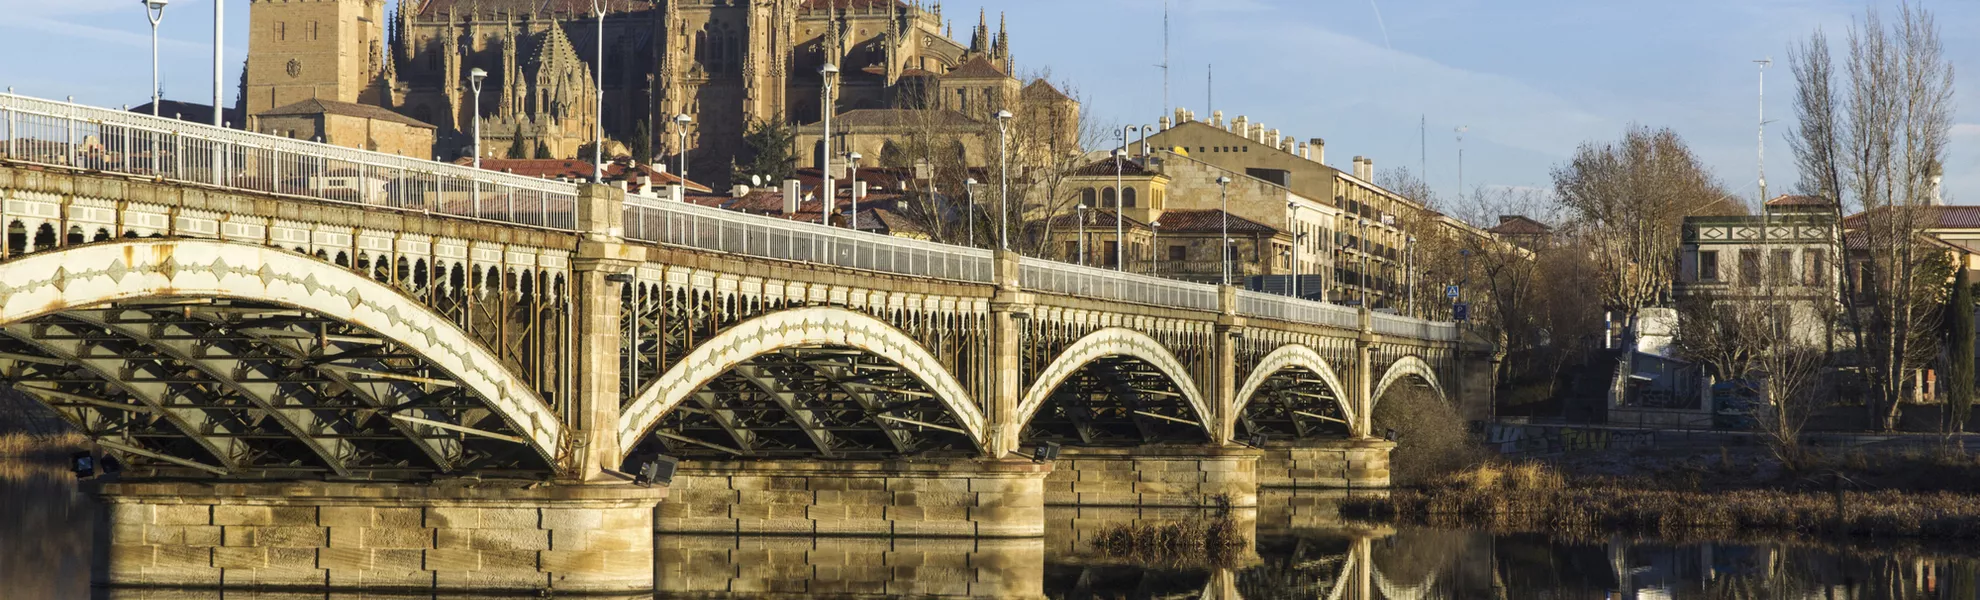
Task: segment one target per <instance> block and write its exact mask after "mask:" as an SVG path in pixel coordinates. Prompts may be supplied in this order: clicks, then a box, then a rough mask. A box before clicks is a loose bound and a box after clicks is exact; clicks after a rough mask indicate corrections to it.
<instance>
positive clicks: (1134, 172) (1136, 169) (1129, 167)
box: [1073, 156, 1158, 177]
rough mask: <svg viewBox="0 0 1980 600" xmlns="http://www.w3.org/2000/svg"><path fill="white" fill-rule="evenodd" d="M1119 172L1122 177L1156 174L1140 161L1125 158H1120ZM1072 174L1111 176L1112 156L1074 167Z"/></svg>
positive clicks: (1112, 173)
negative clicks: (1144, 166)
mask: <svg viewBox="0 0 1980 600" xmlns="http://www.w3.org/2000/svg"><path fill="white" fill-rule="evenodd" d="M1120 173H1121V176H1123V177H1148V176H1151V175H1157V174H1158V173H1156V172H1154V171H1150V170H1148V169H1146V168H1143V167H1142V166H1141V163H1138V162H1135V161H1134V160H1132V159H1126V158H1123V159H1121V166H1120ZM1073 175H1074V176H1080V177H1098V176H1102V175H1104V176H1107V177H1113V176H1114V158H1113V157H1111V156H1109V157H1107V158H1103V159H1100V160H1096V161H1093V163H1092V164H1089V165H1086V166H1084V167H1080V168H1078V169H1074V170H1073Z"/></svg>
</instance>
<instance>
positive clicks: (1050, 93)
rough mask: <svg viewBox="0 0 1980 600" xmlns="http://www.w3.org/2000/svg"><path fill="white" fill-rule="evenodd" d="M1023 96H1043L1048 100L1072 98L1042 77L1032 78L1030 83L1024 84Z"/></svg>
mask: <svg viewBox="0 0 1980 600" xmlns="http://www.w3.org/2000/svg"><path fill="white" fill-rule="evenodd" d="M1024 97H1026V98H1044V99H1049V100H1071V99H1072V97H1071V96H1067V95H1066V93H1065V92H1061V91H1059V88H1057V87H1054V86H1053V85H1052V84H1051V82H1048V81H1045V80H1043V79H1034V80H1032V81H1031V85H1027V86H1024Z"/></svg>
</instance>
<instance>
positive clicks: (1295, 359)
mask: <svg viewBox="0 0 1980 600" xmlns="http://www.w3.org/2000/svg"><path fill="white" fill-rule="evenodd" d="M1287 367H1299V368H1302V369H1305V370H1307V371H1309V372H1312V373H1313V374H1314V375H1316V376H1318V377H1319V378H1320V381H1322V382H1324V383H1326V384H1327V389H1328V390H1329V391H1332V392H1333V393H1334V400H1335V404H1337V405H1338V406H1340V408H1341V414H1342V415H1343V416H1345V417H1346V420H1347V422H1349V423H1360V422H1361V421H1360V420H1358V419H1356V414H1355V410H1354V402H1352V401H1351V400H1350V398H1351V397H1352V396H1351V395H1350V394H1351V393H1352V392H1350V391H1349V390H1348V388H1347V387H1346V386H1343V385H1341V378H1340V376H1339V375H1337V374H1335V373H1334V367H1333V366H1332V365H1329V364H1327V359H1325V358H1322V357H1321V356H1320V353H1319V352H1318V351H1315V350H1314V349H1313V348H1312V347H1310V346H1307V345H1305V344H1287V345H1284V346H1280V347H1279V349H1277V350H1273V351H1272V352H1271V353H1270V354H1266V355H1265V358H1262V359H1259V360H1258V366H1256V367H1253V368H1252V369H1251V375H1250V376H1248V377H1246V378H1245V380H1244V387H1241V388H1238V394H1237V406H1235V407H1232V410H1231V414H1233V415H1237V414H1243V413H1244V409H1245V407H1246V406H1250V405H1251V400H1252V397H1253V396H1255V395H1257V394H1258V388H1259V387H1262V386H1264V385H1265V382H1266V381H1267V380H1270V379H1271V378H1272V376H1273V375H1276V374H1278V372H1279V371H1281V370H1284V369H1285V368H1287Z"/></svg>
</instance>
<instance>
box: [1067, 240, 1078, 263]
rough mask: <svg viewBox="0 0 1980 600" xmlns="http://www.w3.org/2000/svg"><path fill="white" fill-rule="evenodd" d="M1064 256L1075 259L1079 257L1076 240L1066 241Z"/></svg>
mask: <svg viewBox="0 0 1980 600" xmlns="http://www.w3.org/2000/svg"><path fill="white" fill-rule="evenodd" d="M1066 256H1067V257H1069V258H1072V259H1075V260H1077V259H1078V258H1079V242H1078V241H1071V242H1066Z"/></svg>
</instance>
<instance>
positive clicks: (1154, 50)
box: [0, 0, 1980, 204]
mask: <svg viewBox="0 0 1980 600" xmlns="http://www.w3.org/2000/svg"><path fill="white" fill-rule="evenodd" d="M213 1H214V0H174V1H173V2H172V5H171V8H169V9H167V15H166V17H165V22H164V27H163V32H164V33H163V38H164V40H165V41H164V43H163V57H164V58H163V63H164V67H163V69H164V80H165V83H164V87H165V90H166V92H167V95H168V97H172V98H180V99H187V100H197V99H203V98H206V97H208V96H209V95H210V92H209V91H208V90H209V89H210V86H211V85H212V83H211V78H210V77H211V71H212V67H211V60H212V59H211V54H210V52H211V50H210V47H211V46H210V44H211V38H212V20H211V19H212V11H213V4H212V3H213ZM225 1H226V2H228V5H227V8H228V19H227V33H228V40H229V41H228V43H229V46H228V49H227V54H228V64H229V67H228V72H227V77H228V84H227V93H228V95H229V98H230V102H231V97H232V94H233V89H234V88H233V86H234V82H233V79H234V78H235V77H236V76H237V74H238V73H239V64H240V61H241V60H242V58H243V57H244V55H245V53H246V33H247V32H246V28H245V25H246V23H247V1H246V0H225ZM1170 2H1171V3H1172V10H1173V15H1174V17H1173V22H1172V39H1173V41H1172V45H1171V47H1172V50H1171V64H1172V75H1171V90H1172V92H1171V99H1172V103H1173V104H1178V105H1182V106H1186V107H1188V108H1191V109H1193V110H1196V111H1198V112H1199V113H1200V114H1205V115H1207V114H1208V112H1209V111H1208V110H1206V109H1205V106H1204V104H1205V93H1204V92H1205V85H1204V80H1205V77H1204V75H1205V68H1206V65H1208V64H1215V65H1216V81H1217V89H1216V102H1217V106H1216V107H1215V108H1217V109H1222V110H1224V111H1225V113H1226V114H1227V115H1228V116H1236V115H1240V114H1242V115H1248V116H1250V117H1251V118H1252V119H1253V120H1255V121H1261V122H1263V123H1265V124H1266V125H1267V126H1268V127H1276V128H1279V129H1281V130H1282V131H1283V133H1284V134H1286V135H1293V136H1297V137H1298V138H1299V139H1302V140H1303V139H1307V138H1314V137H1319V138H1325V139H1326V140H1327V158H1328V162H1330V163H1334V164H1336V165H1345V164H1347V163H1348V161H1350V160H1351V159H1352V157H1354V156H1356V155H1365V156H1370V157H1373V158H1374V159H1375V160H1376V166H1377V168H1378V169H1381V168H1388V167H1396V166H1405V167H1409V168H1410V169H1412V170H1414V169H1417V168H1418V165H1419V164H1420V159H1419V156H1420V155H1421V153H1422V152H1423V150H1427V153H1428V161H1427V163H1428V173H1429V179H1430V181H1431V182H1432V184H1433V185H1435V186H1436V187H1437V188H1438V190H1440V191H1441V192H1442V193H1444V194H1446V195H1448V194H1450V193H1452V192H1454V191H1455V190H1456V189H1457V142H1456V140H1455V134H1454V132H1453V129H1454V128H1456V127H1458V126H1468V127H1469V133H1467V134H1466V136H1465V143H1464V146H1465V157H1466V158H1465V166H1464V172H1465V184H1466V186H1467V187H1471V186H1478V185H1490V186H1530V187H1540V188H1545V187H1549V186H1550V185H1551V184H1550V179H1549V170H1550V169H1552V168H1553V166H1554V165H1556V164H1559V163H1560V162H1561V161H1563V160H1564V159H1565V158H1566V157H1567V156H1568V155H1569V154H1570V153H1572V152H1573V150H1574V148H1575V146H1576V145H1577V144H1580V143H1581V142H1583V141H1587V140H1601V139H1613V138H1616V137H1618V136H1619V135H1620V134H1621V132H1622V130H1623V128H1624V127H1626V126H1627V125H1628V124H1630V123H1632V122H1635V123H1641V124H1644V125H1649V126H1658V127H1665V126H1667V127H1671V128H1673V129H1676V130H1677V131H1678V132H1679V133H1680V134H1682V135H1684V137H1685V138H1686V139H1687V140H1689V141H1690V142H1691V144H1692V146H1693V148H1694V149H1695V150H1697V151H1698V153H1699V154H1700V155H1701V156H1702V157H1703V158H1704V159H1705V161H1706V162H1707V163H1708V164H1709V165H1710V166H1711V167H1712V168H1713V169H1714V171H1715V172H1716V173H1717V175H1718V176H1719V178H1720V179H1721V180H1723V181H1724V182H1725V184H1726V185H1727V186H1728V187H1730V188H1733V189H1736V190H1739V191H1740V192H1741V193H1742V194H1744V195H1746V196H1748V197H1751V196H1752V195H1753V194H1754V193H1755V190H1754V186H1753V180H1754V179H1755V173H1754V168H1755V165H1754V162H1755V156H1754V153H1755V148H1754V145H1755V129H1754V121H1755V118H1756V115H1755V111H1756V108H1757V106H1756V99H1755V93H1756V92H1757V87H1758V82H1757V81H1756V74H1755V65H1754V64H1753V63H1752V62H1751V61H1752V60H1755V59H1759V58H1767V57H1772V58H1774V59H1776V60H1777V61H1783V63H1782V64H1780V66H1778V67H1777V68H1776V69H1773V70H1771V71H1770V72H1769V74H1768V92H1769V94H1768V101H1767V110H1768V115H1769V118H1770V119H1778V121H1777V122H1776V123H1775V124H1773V125H1772V126H1771V127H1770V129H1769V130H1768V137H1767V144H1768V150H1769V157H1770V159H1769V169H1768V173H1769V177H1768V180H1769V182H1770V184H1771V185H1772V189H1773V190H1775V191H1781V190H1783V189H1784V188H1787V187H1789V186H1791V185H1792V184H1793V182H1794V181H1795V180H1796V177H1795V174H1794V172H1793V168H1792V164H1791V156H1790V155H1789V153H1788V148H1787V144H1786V140H1785V138H1784V136H1785V135H1786V133H1787V132H1788V131H1789V127H1791V126H1792V119H1793V114H1792V106H1791V105H1790V103H1789V100H1790V97H1791V92H1792V91H1793V88H1792V82H1791V78H1790V75H1789V73H1788V70H1787V69H1786V67H1785V64H1784V61H1785V59H1786V58H1787V47H1788V45H1789V44H1790V43H1791V42H1793V41H1796V40H1798V39H1801V38H1802V37H1804V36H1806V35H1807V34H1808V33H1809V32H1811V31H1814V30H1815V29H1816V28H1817V27H1820V28H1823V29H1826V30H1827V31H1829V32H1830V33H1831V35H1832V37H1833V38H1836V41H1838V42H1840V38H1841V37H1842V32H1843V31H1844V30H1845V29H1846V28H1847V27H1848V26H1849V24H1850V23H1851V21H1852V19H1854V18H1855V17H1856V16H1857V15H1859V14H1860V13H1861V12H1862V10H1863V9H1864V8H1865V7H1866V6H1870V5H1871V4H1873V3H1872V2H1866V1H1864V0H1660V1H1657V2H1644V1H1640V0H1517V1H1514V0H1373V1H1371V0H1170ZM1874 4H1876V5H1879V6H1883V7H1886V8H1888V7H1890V6H1892V5H1891V4H1890V3H1889V2H1875V3H1874ZM1924 4H1925V6H1927V7H1928V8H1931V9H1933V10H1934V11H1936V12H1937V14H1938V17H1939V20H1940V25H1941V29H1942V33H1943V35H1944V37H1945V41H1946V52H1947V56H1948V57H1949V58H1950V59H1951V60H1952V62H1953V64H1954V66H1955V68H1956V69H1958V70H1960V71H1961V73H1960V76H1961V77H1960V80H1959V85H1958V97H1959V99H1960V100H1959V104H1960V106H1961V108H1962V110H1960V112H1959V113H1958V115H1957V118H1956V122H1957V123H1959V125H1957V126H1955V129H1954V141H1953V146H1952V150H1951V156H1950V157H1949V161H1948V177H1947V185H1946V187H1947V192H1948V194H1949V195H1950V196H1951V197H1952V201H1954V202H1958V203H1963V204H1980V2H1970V1H1954V0H1925V2H1924ZM980 5H987V6H988V8H989V9H990V11H991V17H990V19H991V22H992V24H993V26H994V24H995V22H996V19H997V13H998V12H999V11H1003V12H1005V13H1008V15H1009V18H1010V24H1011V28H1012V33H1013V36H1012V38H1013V42H1014V46H1013V52H1014V53H1015V55H1016V57H1017V60H1018V62H1019V68H1020V69H1021V70H1025V71H1032V70H1037V69H1046V68H1049V69H1050V70H1051V72H1052V75H1053V78H1054V79H1055V80H1063V81H1069V82H1071V83H1072V86H1073V87H1074V88H1075V90H1074V91H1075V92H1076V93H1077V94H1078V95H1080V96H1081V97H1082V99H1084V100H1085V101H1086V102H1087V107H1088V110H1089V113H1088V114H1089V115H1091V116H1092V117H1093V118H1094V119H1095V120H1096V121H1097V122H1099V123H1103V124H1108V125H1118V124H1127V123H1136V124H1140V123H1153V122H1154V120H1155V119H1156V118H1158V117H1159V116H1160V115H1161V114H1163V113H1164V110H1163V106H1162V75H1161V71H1160V70H1158V69H1156V68H1154V66H1153V65H1154V64H1155V63H1158V62H1160V59H1161V52H1162V38H1161V25H1162V0H1008V1H1005V2H997V3H973V2H966V1H953V0H952V1H950V2H947V3H946V10H947V11H948V15H949V17H950V18H951V19H954V20H955V21H956V25H957V29H958V35H964V36H966V35H967V34H966V29H967V27H968V26H970V25H971V24H973V23H974V19H975V13H976V10H977V8H978V6H980ZM0 14H5V15H6V17H5V18H4V19H0V56H6V57H8V58H6V59H5V61H4V62H0V85H4V86H9V87H13V88H15V89H17V90H18V91H19V92H21V93H25V94H30V95H35V96H42V97H52V98H61V97H65V96H70V95H73V96H75V97H76V99H77V100H78V101H81V102H86V103H91V104H98V105H110V106H115V105H122V104H131V105H136V104H140V103H143V102H144V101H145V100H146V92H145V87H146V83H147V81H148V80H149V79H150V70H149V69H150V67H149V61H148V55H149V31H148V30H149V25H148V24H147V23H146V22H145V20H144V16H143V12H142V9H141V8H140V7H139V6H138V3H137V2H136V1H135V0H0ZM1419 118H1421V119H1425V120H1427V122H1428V127H1427V129H1428V144H1427V146H1428V147H1427V148H1425V149H1423V150H1419V148H1420V146H1419V140H1420V139H1421V137H1420V136H1419V128H1418V123H1419Z"/></svg>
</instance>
